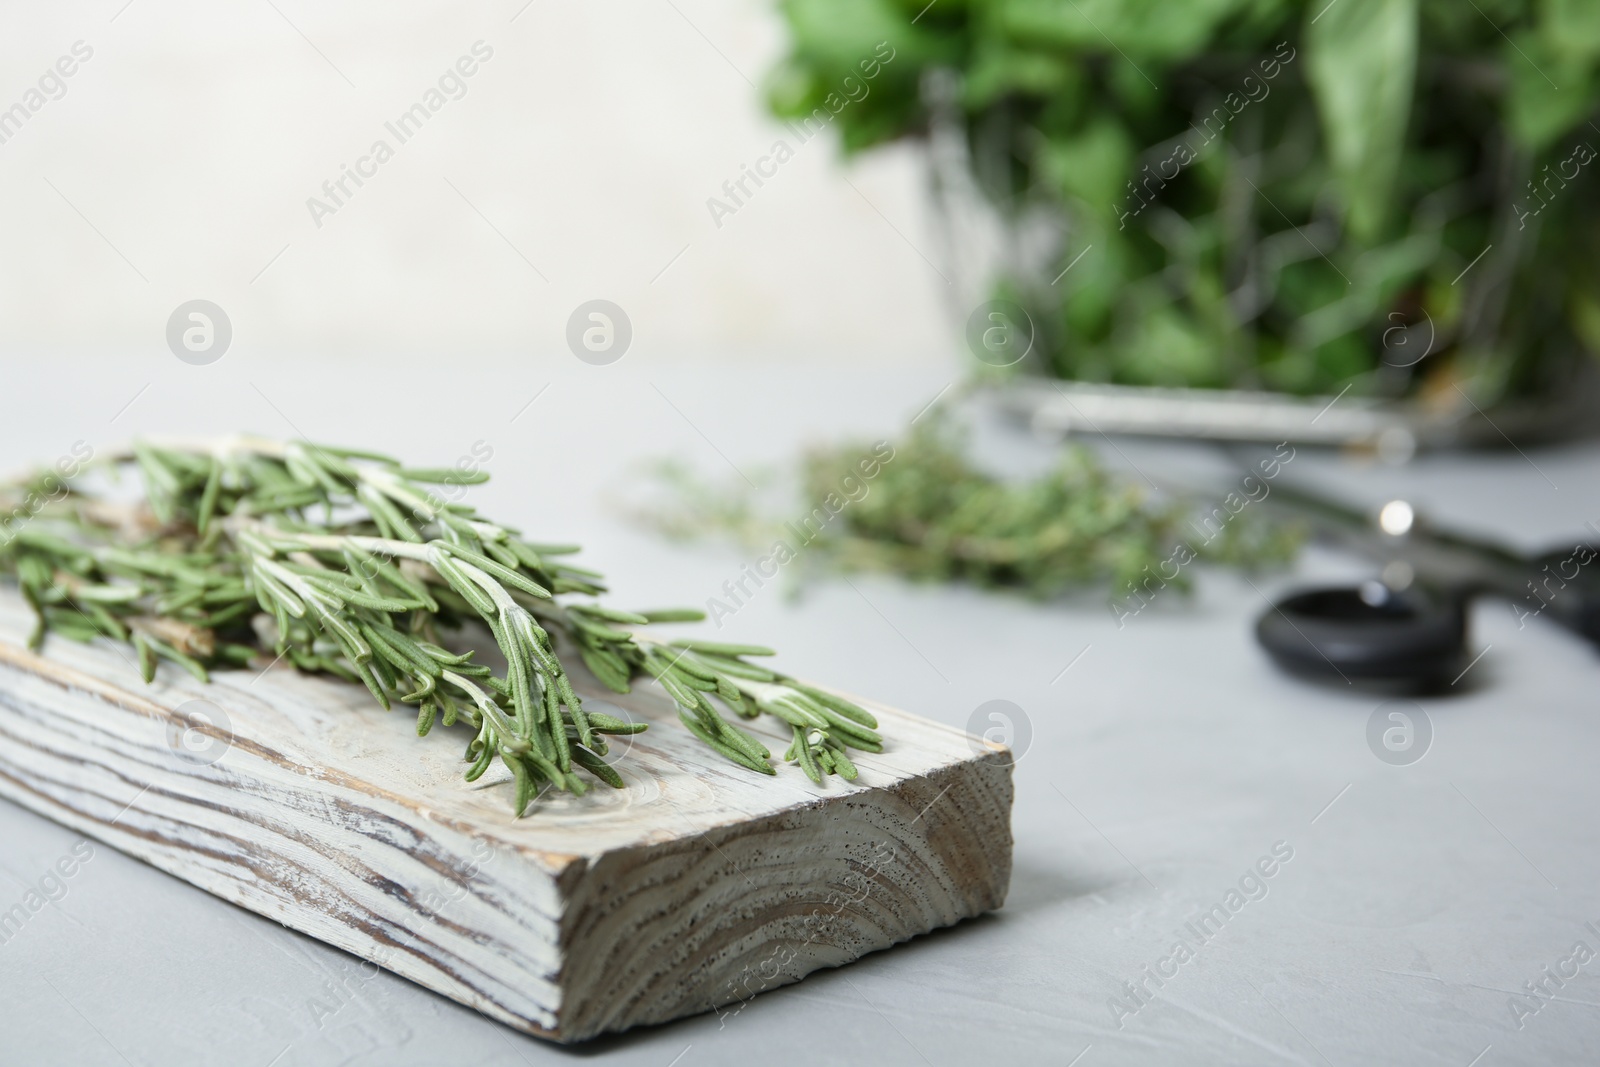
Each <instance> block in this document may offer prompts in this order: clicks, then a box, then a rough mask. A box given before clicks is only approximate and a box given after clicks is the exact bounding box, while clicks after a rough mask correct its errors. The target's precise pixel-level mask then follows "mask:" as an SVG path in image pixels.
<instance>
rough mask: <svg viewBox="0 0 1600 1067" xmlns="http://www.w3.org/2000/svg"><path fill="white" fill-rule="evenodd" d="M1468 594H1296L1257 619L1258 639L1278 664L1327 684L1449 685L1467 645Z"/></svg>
mask: <svg viewBox="0 0 1600 1067" xmlns="http://www.w3.org/2000/svg"><path fill="white" fill-rule="evenodd" d="M1467 600H1468V597H1467V595H1466V594H1465V593H1464V592H1458V591H1433V590H1427V589H1423V588H1421V587H1417V586H1413V587H1412V588H1410V589H1408V590H1406V591H1404V592H1395V591H1393V590H1390V589H1387V588H1385V587H1384V586H1383V585H1382V584H1381V583H1377V582H1373V583H1369V584H1368V585H1365V586H1359V587H1357V586H1331V587H1325V588H1319V589H1308V590H1305V591H1303V592H1299V593H1295V594H1293V595H1291V596H1288V597H1285V598H1284V599H1282V600H1280V601H1278V602H1277V603H1275V604H1273V605H1272V606H1271V607H1270V608H1268V609H1267V610H1266V611H1265V612H1263V613H1262V615H1261V618H1260V619H1258V620H1257V621H1256V640H1258V641H1259V642H1261V647H1262V648H1264V649H1266V650H1267V654H1268V655H1270V656H1271V657H1272V659H1273V661H1274V662H1275V663H1277V664H1278V666H1280V667H1282V668H1283V669H1284V670H1287V671H1290V672H1291V673H1294V674H1298V675H1303V676H1308V677H1319V678H1328V679H1334V680H1338V679H1345V680H1355V679H1362V680H1367V681H1383V682H1409V683H1415V684H1418V685H1430V684H1435V683H1437V682H1439V681H1441V680H1448V679H1449V678H1450V676H1451V674H1452V673H1453V672H1454V671H1456V670H1459V669H1460V663H1461V661H1462V658H1463V654H1464V653H1465V652H1466V648H1467V611H1466V608H1467Z"/></svg>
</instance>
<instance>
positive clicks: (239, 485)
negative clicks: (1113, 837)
mask: <svg viewBox="0 0 1600 1067" xmlns="http://www.w3.org/2000/svg"><path fill="white" fill-rule="evenodd" d="M109 463H110V465H111V467H112V471H111V473H115V470H116V468H119V467H125V466H132V467H134V468H136V469H137V471H138V472H139V474H140V476H141V479H142V485H143V489H144V495H143V499H142V501H140V502H139V503H138V504H136V505H129V506H125V507H119V506H118V505H115V504H112V503H110V502H108V501H105V500H102V499H98V498H96V497H94V496H93V495H91V494H90V493H89V492H87V491H86V490H84V489H83V488H81V486H80V485H79V484H78V483H77V482H73V483H71V484H70V486H69V489H68V491H66V492H64V493H61V492H58V493H52V494H50V499H48V500H44V499H43V496H42V494H41V493H40V492H39V490H38V482H37V481H36V480H29V481H23V482H18V483H13V484H9V485H0V575H5V576H7V577H10V578H12V579H13V580H15V581H16V582H17V584H18V585H19V587H20V589H21V592H22V595H23V597H24V598H25V599H26V601H27V603H28V604H29V606H30V607H31V608H32V609H33V611H34V614H35V616H36V619H37V626H36V628H35V630H34V632H33V634H32V638H31V642H32V644H33V646H34V647H39V646H41V645H42V643H43V642H44V641H45V639H46V637H47V635H50V634H55V635H58V636H61V637H66V638H71V639H73V640H78V641H85V642H87V641H93V640H95V639H96V638H99V637H110V638H113V639H116V640H128V641H131V642H132V644H133V646H134V648H135V650H136V651H137V653H138V660H139V669H140V672H141V674H143V675H144V677H145V680H146V681H150V680H152V679H153V678H154V677H155V674H156V671H157V669H158V667H159V663H160V661H162V660H166V661H168V662H170V663H173V664H175V665H178V666H180V667H182V668H184V669H185V670H188V671H190V672H191V673H193V674H194V675H195V676H196V677H198V678H200V679H201V680H202V681H204V680H207V679H208V677H209V675H208V671H210V670H213V669H217V668H225V667H231V666H238V665H240V664H242V663H243V662H246V661H247V659H248V657H249V656H250V655H251V654H252V653H261V654H264V655H267V656H268V657H273V656H275V657H278V658H282V659H285V660H287V661H288V662H289V663H292V664H293V665H294V666H295V667H297V668H299V669H301V670H305V671H312V672H318V673H325V674H330V675H334V676H336V677H339V678H343V679H346V680H348V681H352V682H361V683H363V684H365V685H366V686H367V688H368V689H370V690H371V691H372V694H373V697H374V698H375V699H376V700H377V701H378V702H379V703H380V704H381V705H382V706H383V707H384V708H385V709H388V708H391V707H393V706H394V705H396V704H405V705H413V706H415V707H416V709H417V722H416V730H417V734H418V736H421V737H426V736H427V735H429V734H430V733H432V732H434V731H435V729H436V728H438V727H441V726H442V727H451V726H455V725H458V724H459V725H464V726H467V727H470V728H471V729H473V730H474V731H475V734H474V736H473V738H472V740H471V742H470V743H469V744H468V745H467V749H466V755H465V759H466V762H467V763H469V764H470V766H469V768H468V769H467V771H466V775H465V777H466V779H467V780H468V781H476V780H477V779H479V778H481V777H482V776H483V775H484V774H486V773H487V772H488V770H489V768H490V767H491V766H493V764H494V763H495V762H496V761H497V760H498V761H499V762H500V763H502V764H504V765H505V766H506V767H507V768H508V769H509V771H510V772H511V775H512V778H513V780H514V782H515V801H514V805H515V809H516V813H517V814H518V815H519V816H520V815H523V814H525V813H526V811H527V810H528V809H529V808H530V807H531V806H532V805H533V804H534V802H535V801H536V800H537V798H538V797H539V796H541V795H542V794H543V793H544V792H545V791H546V790H548V789H551V788H554V789H557V790H561V791H564V792H570V793H573V794H576V795H581V794H582V793H583V792H585V791H586V789H587V786H586V784H585V781H584V779H582V778H580V777H578V774H577V772H578V771H580V770H581V771H583V772H585V773H586V774H588V775H589V776H590V777H591V778H593V779H598V780H599V781H601V782H604V783H605V784H607V785H609V786H612V787H613V788H621V787H622V786H623V784H624V783H623V780H622V778H621V776H620V775H619V774H618V773H617V772H616V770H615V769H614V768H613V767H612V766H610V765H609V764H607V763H606V762H605V761H604V760H603V759H602V758H601V757H602V756H604V755H605V754H606V752H607V743H606V740H605V739H606V736H607V735H616V734H633V733H638V732H640V731H641V730H643V729H644V728H645V727H644V725H643V724H636V723H628V722H623V721H622V720H620V719H617V718H614V717H612V716H609V715H605V714H603V713H600V712H595V711H588V710H586V709H585V708H584V707H583V703H582V701H581V699H580V698H579V697H578V695H577V693H576V692H575V691H574V689H573V686H572V682H571V679H570V677H569V676H568V673H567V672H568V665H569V664H570V663H571V662H573V660H574V657H575V658H576V660H577V661H579V662H581V663H583V664H584V665H585V666H586V667H587V668H588V670H589V672H590V673H591V674H592V675H593V676H594V677H595V678H596V679H598V680H599V681H600V682H601V683H602V684H603V685H605V686H606V687H608V688H609V689H611V690H613V691H616V692H627V691H628V690H629V689H630V688H631V686H632V685H633V683H634V682H635V681H636V680H637V679H639V678H641V677H644V678H653V679H655V680H656V682H657V683H659V685H660V686H661V688H662V689H663V690H664V691H665V692H666V693H667V694H668V695H669V696H671V698H672V699H673V701H674V702H675V703H676V704H677V705H678V708H679V714H680V717H681V718H682V721H683V723H684V725H685V726H686V727H687V728H688V729H689V731H690V732H691V733H693V734H694V735H695V736H696V737H698V738H699V739H700V740H701V741H702V742H703V743H704V744H705V745H706V746H707V747H708V748H710V749H711V750H712V751H713V752H715V753H717V754H718V755H720V756H722V757H724V758H726V759H727V760H728V761H729V762H731V763H733V764H735V765H737V766H739V767H742V768H747V769H749V770H752V771H756V772H760V773H763V774H768V775H770V774H773V773H775V772H774V771H773V768H772V766H771V764H770V762H769V761H770V759H771V753H770V752H768V750H767V749H766V747H765V746H763V745H762V744H761V743H760V742H759V741H758V740H757V739H756V738H755V737H754V736H753V735H751V734H749V733H747V732H746V731H744V730H743V729H741V728H740V727H738V726H736V725H735V724H734V723H733V722H731V721H729V720H728V718H726V717H725V715H724V714H723V712H722V711H719V710H718V709H717V706H716V705H714V704H713V703H712V699H713V698H715V699H716V700H717V701H719V702H720V703H721V704H722V706H723V708H725V709H726V710H728V711H731V712H732V713H733V714H734V715H736V716H738V717H742V718H747V719H753V718H756V717H759V716H761V715H763V714H766V715H771V716H773V717H774V718H777V719H779V720H781V721H783V722H784V723H785V724H789V725H791V727H792V732H793V734H794V736H795V743H794V744H793V745H791V746H790V752H789V753H788V755H787V758H789V759H790V760H792V761H796V762H798V763H799V764H800V767H801V769H803V770H804V772H805V773H806V774H807V775H808V776H809V777H811V778H812V779H814V780H816V781H819V782H820V781H821V780H822V779H823V776H824V772H832V773H837V774H840V775H842V776H843V777H845V778H854V777H855V776H856V768H855V766H854V765H853V764H852V763H851V762H850V760H849V759H848V757H846V756H845V755H844V750H845V748H846V746H849V747H854V748H858V749H862V750H865V751H874V752H876V751H882V747H883V739H882V738H881V737H880V736H879V734H878V733H877V732H876V730H875V729H874V727H876V725H877V723H876V720H875V719H873V717H872V716H871V715H870V714H869V713H868V712H866V711H865V710H864V709H862V708H859V707H857V706H856V705H855V704H853V703H851V702H849V701H847V700H843V699H841V698H839V697H837V696H834V695H833V694H831V693H827V692H824V691H822V690H818V689H814V688H812V687H810V686H805V685H802V684H801V683H799V682H797V681H795V680H794V679H793V678H790V677H788V676H787V675H784V674H782V673H780V672H777V671H773V670H771V669H770V668H767V667H762V666H757V665H756V664H753V663H750V662H748V657H755V656H770V655H772V654H773V652H772V650H771V649H769V648H765V647H763V646H759V645H739V644H729V643H726V642H717V641H704V640H694V639H676V640H674V639H670V638H657V637H654V636H652V635H650V634H649V632H648V629H649V627H650V626H652V625H653V624H656V623H666V622H691V621H697V620H700V619H703V618H704V615H703V613H701V612H699V611H697V610H693V609H682V608H672V609H662V610H652V611H646V612H632V611H623V610H619V609H617V608H612V607H609V606H607V605H604V604H601V603H599V602H598V601H597V600H595V597H597V596H598V595H599V594H601V593H604V592H605V585H604V580H603V578H602V576H601V575H600V574H599V573H598V572H596V571H593V570H589V569H587V568H584V567H580V566H577V565H576V564H572V563H569V562H567V561H566V558H565V557H567V556H570V555H571V554H572V553H574V552H576V551H577V548H576V546H572V545H562V544H543V543H538V542H530V541H525V540H523V539H522V537H521V535H520V534H519V533H518V532H516V531H515V530H512V529H511V528H509V527H505V526H501V525H498V524H496V523H494V522H491V521H489V520H488V519H486V518H484V517H483V516H481V515H479V514H478V513H477V511H476V510H475V509H473V508H471V507H468V506H466V505H463V504H460V503H456V502H451V501H446V500H444V499H442V498H441V497H440V496H438V495H437V494H435V493H434V492H433V491H432V490H430V489H429V488H428V486H430V485H449V486H462V485H471V484H477V483H480V482H483V481H485V480H487V475H483V474H481V473H479V472H463V471H459V470H455V469H450V468H444V469H437V470H435V469H428V468H407V467H403V466H401V465H400V463H399V462H398V461H397V460H394V459H391V458H389V457H387V456H383V455H379V454H377V453H373V452H367V451H360V450H355V449H343V448H335V447H331V446H319V445H314V444H310V443H309V442H284V441H275V440H269V439H265V438H255V437H233V438H227V439H223V440H217V441H145V442H140V443H138V444H136V445H135V446H134V447H133V448H132V449H130V450H128V451H127V452H125V453H119V454H116V455H114V456H113V457H112V458H111V460H110V461H109ZM466 624H481V625H483V626H484V627H486V628H487V629H488V630H489V632H490V634H491V635H492V637H493V639H494V641H495V643H496V644H497V645H498V646H499V649H500V651H501V653H502V654H503V655H504V658H505V661H506V669H505V674H504V676H497V675H495V674H494V673H493V671H491V669H490V668H488V667H487V666H483V665H480V664H477V663H475V662H474V661H473V655H472V653H471V652H461V653H457V652H452V651H450V650H449V648H448V645H447V641H446V638H445V636H444V634H446V633H453V632H455V631H457V630H459V629H460V628H461V627H462V626H463V625H466Z"/></svg>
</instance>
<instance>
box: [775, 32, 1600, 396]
mask: <svg viewBox="0 0 1600 1067" xmlns="http://www.w3.org/2000/svg"><path fill="white" fill-rule="evenodd" d="M781 7H782V11H783V14H784V16H785V18H786V21H787V24H788V27H789V30H790V33H791V38H792V42H791V49H790V52H789V55H788V56H787V58H786V59H785V60H784V61H782V63H781V64H780V65H779V66H778V67H777V69H776V70H775V71H774V72H773V73H772V77H771V79H770V90H769V91H770V100H771V105H772V107H773V109H774V110H775V111H776V113H777V114H779V115H780V116H784V117H787V118H789V119H791V120H799V121H808V122H810V123H812V124H814V123H815V122H831V123H833V124H834V125H835V126H836V127H837V129H838V131H839V136H840V138H841V141H842V144H843V146H844V148H845V150H846V151H847V152H858V151H861V150H863V149H866V148H869V147H871V146H874V145H879V144H882V143H885V142H888V141H892V140H896V139H900V138H928V137H930V136H937V135H938V132H939V130H940V129H948V130H951V131H956V132H959V133H960V134H961V135H962V140H963V141H964V143H965V145H966V146H967V152H966V157H967V165H968V167H969V168H970V172H971V176H972V178H973V179H975V183H976V185H977V187H978V188H979V189H980V190H981V192H982V194H983V197H984V199H985V200H987V202H989V203H990V204H992V205H993V206H994V207H995V208H996V209H998V212H999V214H1000V217H1001V218H1002V219H1003V220H1004V223H1005V225H1006V226H1007V227H1010V228H1013V229H1016V230H1022V229H1032V230H1035V231H1036V230H1037V229H1038V220H1039V218H1040V214H1041V209H1042V210H1043V212H1044V213H1045V215H1046V216H1048V217H1050V218H1052V219H1054V220H1055V222H1056V223H1058V224H1059V225H1058V227H1057V230H1058V234H1059V238H1058V247H1056V248H1054V249H1053V250H1052V252H1051V254H1050V255H1049V256H1048V257H1047V259H1048V262H1047V263H1046V264H1042V265H1040V264H1035V265H1032V266H1028V265H1024V264H1020V263H1018V264H1013V265H1012V266H1011V268H1009V269H1005V268H1003V270H1002V276H1001V277H998V278H996V279H994V283H993V288H992V291H991V292H990V293H989V295H991V296H994V297H1003V298H1006V299H1010V300H1014V301H1016V302H1017V303H1019V304H1021V305H1022V306H1023V307H1024V308H1025V309H1026V310H1027V311H1028V313H1029V316H1030V317H1031V318H1032V319H1033V322H1034V329H1035V330H1036V331H1037V342H1036V343H1035V345H1034V354H1033V355H1031V356H1030V357H1029V360H1028V362H1027V363H1026V364H1024V365H1025V366H1028V367H1029V369H1032V370H1035V371H1042V372H1044V373H1046V374H1051V375H1056V376H1060V377H1064V378H1072V379H1081V380H1091V381H1111V382H1120V383H1128V384H1147V385H1181V386H1200V387H1234V388H1266V389H1273V390H1280V391H1287V392H1292V393H1312V392H1332V391H1337V390H1340V389H1343V388H1344V387H1346V386H1350V387H1352V389H1353V391H1354V392H1355V393H1357V394H1366V395H1373V396H1391V397H1394V396H1420V397H1422V398H1423V399H1425V400H1426V399H1429V398H1433V399H1439V398H1449V399H1450V400H1451V401H1455V400H1459V397H1457V396H1456V394H1455V390H1454V388H1452V387H1454V386H1457V385H1459V386H1461V387H1462V388H1463V389H1465V390H1466V391H1467V392H1469V393H1471V394H1473V395H1474V396H1476V397H1477V398H1478V400H1479V401H1480V402H1488V401H1494V400H1498V399H1501V398H1505V397H1510V396H1518V395H1553V394H1556V393H1559V392H1560V391H1561V390H1563V389H1564V388H1566V387H1567V386H1568V384H1569V383H1570V381H1571V379H1572V376H1573V375H1574V374H1575V373H1577V372H1578V371H1579V370H1581V369H1582V368H1583V365H1584V364H1585V363H1586V361H1587V360H1586V352H1587V353H1594V352H1600V197H1596V196H1595V195H1594V189H1595V184H1594V181H1595V180H1594V178H1593V176H1592V175H1591V174H1590V173H1589V172H1590V171H1591V170H1593V169H1594V168H1592V167H1589V166H1588V163H1589V162H1590V161H1591V160H1592V159H1593V158H1594V155H1595V152H1594V149H1593V147H1592V146H1593V145H1597V144H1600V126H1597V125H1596V124H1595V122H1593V121H1591V120H1592V119H1593V117H1594V115H1595V112H1596V105H1597V102H1600V76H1597V70H1600V3H1597V2H1596V0H1472V2H1468V3H1463V2H1461V0H1310V2H1309V3H1307V2H1302V0H1186V2H1183V3H1163V2H1159V0H934V2H932V3H930V2H928V0H782V3H781ZM885 41H887V42H888V43H889V44H890V45H891V46H892V48H893V49H894V56H895V58H894V61H893V62H892V63H888V64H885V65H883V66H882V69H881V71H879V72H877V77H876V78H875V80H874V81H873V82H872V85H871V87H870V92H867V93H866V95H865V96H861V95H860V92H861V91H863V90H862V89H861V88H860V87H859V86H858V83H859V82H860V79H861V70H862V67H861V64H862V63H863V62H864V61H865V62H870V57H872V56H873V55H874V54H875V52H874V50H875V48H877V46H878V45H879V43H880V42H885ZM846 98H848V99H849V101H850V103H849V106H848V107H844V106H843V105H842V103H841V101H842V100H844V99H846ZM1080 254H1081V255H1084V262H1082V263H1081V264H1079V265H1078V266H1077V267H1076V268H1075V269H1073V270H1071V271H1070V272H1068V273H1066V274H1065V275H1062V276H1060V280H1059V282H1058V283H1055V284H1051V279H1053V278H1056V277H1057V276H1058V271H1060V270H1061V269H1062V268H1063V267H1064V266H1066V265H1067V264H1068V263H1069V262H1073V257H1077V256H1079V255H1080ZM1424 352H1426V353H1427V355H1426V358H1422V357H1423V353H1424Z"/></svg>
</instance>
